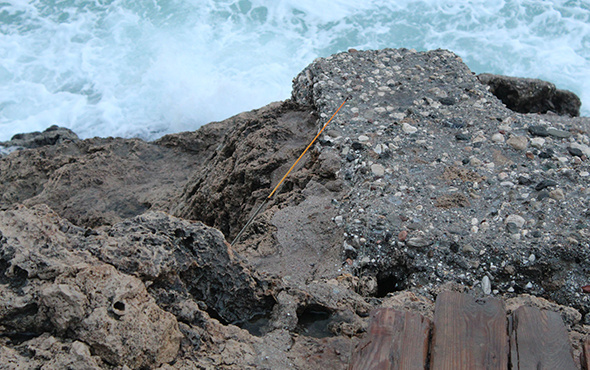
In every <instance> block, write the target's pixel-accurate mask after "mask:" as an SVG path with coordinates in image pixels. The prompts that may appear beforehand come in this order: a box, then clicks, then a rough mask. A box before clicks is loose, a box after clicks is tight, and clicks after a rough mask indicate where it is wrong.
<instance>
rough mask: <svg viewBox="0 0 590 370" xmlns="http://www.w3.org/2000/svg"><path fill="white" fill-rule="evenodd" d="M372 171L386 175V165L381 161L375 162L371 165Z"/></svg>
mask: <svg viewBox="0 0 590 370" xmlns="http://www.w3.org/2000/svg"><path fill="white" fill-rule="evenodd" d="M371 171H373V174H374V175H375V176H383V175H385V167H383V166H382V165H380V164H379V163H375V164H372V165H371Z"/></svg>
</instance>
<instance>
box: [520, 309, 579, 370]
mask: <svg viewBox="0 0 590 370" xmlns="http://www.w3.org/2000/svg"><path fill="white" fill-rule="evenodd" d="M512 321H513V325H512V330H511V333H510V335H511V337H512V338H513V339H512V340H511V342H515V343H516V347H517V354H518V358H517V361H515V360H514V359H512V369H519V370H526V369H535V370H537V369H547V370H549V369H560V370H569V369H572V370H574V369H576V368H577V367H576V365H575V363H574V358H573V355H572V347H571V345H570V342H569V338H568V334H567V330H566V328H565V326H564V324H563V320H562V319H561V316H560V315H559V314H558V313H556V312H553V311H547V310H539V309H538V308H536V307H525V306H523V307H519V308H518V309H517V310H516V311H514V312H513V313H512Z"/></svg>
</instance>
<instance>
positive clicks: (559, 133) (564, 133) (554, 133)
mask: <svg viewBox="0 0 590 370" xmlns="http://www.w3.org/2000/svg"><path fill="white" fill-rule="evenodd" d="M547 133H548V134H549V135H551V136H553V137H556V138H559V139H567V138H568V137H570V136H572V133H571V132H569V131H563V130H558V129H556V128H553V127H550V128H548V129H547Z"/></svg>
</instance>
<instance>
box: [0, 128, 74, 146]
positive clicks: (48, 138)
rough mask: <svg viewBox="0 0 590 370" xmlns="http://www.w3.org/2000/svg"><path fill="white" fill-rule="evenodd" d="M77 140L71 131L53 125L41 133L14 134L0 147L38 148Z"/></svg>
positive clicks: (1, 143)
mask: <svg viewBox="0 0 590 370" xmlns="http://www.w3.org/2000/svg"><path fill="white" fill-rule="evenodd" d="M78 140H79V139H78V135H76V134H75V133H74V132H73V131H72V130H70V129H67V128H65V127H59V126H55V125H54V126H51V127H49V128H47V129H46V130H45V131H43V132H31V133H25V134H16V135H14V136H13V137H12V138H11V139H10V140H9V141H5V142H0V145H2V146H5V147H21V148H39V147H42V146H47V145H57V144H61V143H63V142H69V141H73V142H76V141H78Z"/></svg>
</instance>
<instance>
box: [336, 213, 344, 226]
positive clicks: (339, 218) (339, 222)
mask: <svg viewBox="0 0 590 370" xmlns="http://www.w3.org/2000/svg"><path fill="white" fill-rule="evenodd" d="M334 222H335V223H336V225H338V226H339V227H340V226H342V225H344V217H342V216H336V217H334Z"/></svg>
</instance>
